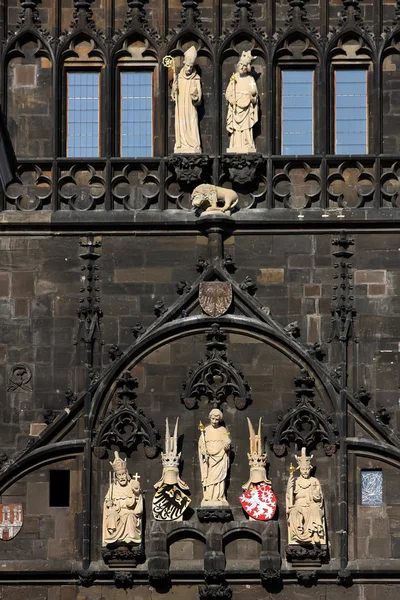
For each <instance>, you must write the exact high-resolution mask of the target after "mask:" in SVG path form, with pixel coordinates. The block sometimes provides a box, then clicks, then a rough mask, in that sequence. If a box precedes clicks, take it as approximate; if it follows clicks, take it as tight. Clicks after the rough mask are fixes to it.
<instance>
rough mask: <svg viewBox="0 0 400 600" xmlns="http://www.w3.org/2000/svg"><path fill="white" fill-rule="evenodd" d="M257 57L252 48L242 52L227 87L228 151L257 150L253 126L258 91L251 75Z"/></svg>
mask: <svg viewBox="0 0 400 600" xmlns="http://www.w3.org/2000/svg"><path fill="white" fill-rule="evenodd" d="M253 60H255V58H254V57H253V56H252V54H251V50H249V51H247V52H242V55H241V57H240V59H239V62H238V63H237V65H236V72H235V73H234V74H233V75H232V77H231V79H230V81H229V85H228V87H227V89H226V94H225V97H226V99H227V101H228V115H227V119H226V128H227V130H228V133H230V135H231V137H230V141H229V148H228V149H227V152H238V153H242V154H247V153H248V152H256V147H255V144H254V138H253V127H254V125H255V124H256V123H257V121H258V91H257V85H256V82H255V80H254V77H253V76H252V75H250V69H251V63H252V61H253Z"/></svg>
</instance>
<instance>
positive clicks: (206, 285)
mask: <svg viewBox="0 0 400 600" xmlns="http://www.w3.org/2000/svg"><path fill="white" fill-rule="evenodd" d="M232 297H233V296H232V284H231V283H229V282H228V281H202V282H201V283H200V286H199V302H200V306H201V308H202V309H203V310H204V312H205V313H206V314H207V315H210V317H220V316H221V315H224V314H225V313H226V311H227V310H228V308H229V307H230V305H231V304H232Z"/></svg>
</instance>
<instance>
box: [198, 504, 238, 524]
mask: <svg viewBox="0 0 400 600" xmlns="http://www.w3.org/2000/svg"><path fill="white" fill-rule="evenodd" d="M197 516H198V519H199V521H200V523H227V522H228V521H232V519H233V516H232V511H231V509H230V508H229V507H228V508H225V507H220V508H217V507H212V506H210V507H209V508H204V507H201V508H198V509H197Z"/></svg>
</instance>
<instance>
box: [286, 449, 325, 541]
mask: <svg viewBox="0 0 400 600" xmlns="http://www.w3.org/2000/svg"><path fill="white" fill-rule="evenodd" d="M295 456H296V455H295ZM312 457H313V456H312V455H311V456H307V455H306V449H305V448H304V447H303V448H302V449H301V454H300V456H296V460H297V464H298V467H297V468H295V467H293V466H292V465H290V466H291V469H290V475H289V481H288V484H287V490H286V517H287V523H288V543H289V544H300V545H301V544H326V524H325V509H324V498H323V495H322V489H321V484H320V482H319V481H318V479H316V478H315V477H311V471H312V468H313V467H312V465H311V459H312ZM297 469H299V470H300V475H299V476H298V477H297V478H296V479H295V477H294V472H295V471H296V470H297Z"/></svg>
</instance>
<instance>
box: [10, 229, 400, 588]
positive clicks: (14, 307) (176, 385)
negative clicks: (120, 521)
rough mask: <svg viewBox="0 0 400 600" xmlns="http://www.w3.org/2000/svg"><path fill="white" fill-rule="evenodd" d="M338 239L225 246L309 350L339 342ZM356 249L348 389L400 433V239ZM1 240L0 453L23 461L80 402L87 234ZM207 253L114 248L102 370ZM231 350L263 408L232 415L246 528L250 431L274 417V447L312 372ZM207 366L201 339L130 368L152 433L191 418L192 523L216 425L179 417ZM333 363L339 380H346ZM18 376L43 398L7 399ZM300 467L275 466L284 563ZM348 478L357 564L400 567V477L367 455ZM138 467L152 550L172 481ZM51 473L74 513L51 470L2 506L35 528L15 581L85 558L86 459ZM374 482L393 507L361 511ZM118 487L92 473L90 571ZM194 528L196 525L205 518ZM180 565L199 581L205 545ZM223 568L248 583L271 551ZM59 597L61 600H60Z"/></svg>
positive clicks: (236, 549)
mask: <svg viewBox="0 0 400 600" xmlns="http://www.w3.org/2000/svg"><path fill="white" fill-rule="evenodd" d="M331 237H332V236H331V235H330V234H326V233H320V234H310V235H304V234H302V233H300V232H299V233H297V234H283V233H282V234H279V233H276V234H273V235H272V234H268V235H261V234H260V235H254V234H253V235H241V234H237V235H236V236H235V237H231V238H228V240H227V242H226V251H227V252H230V253H231V254H232V255H233V256H234V258H235V261H236V264H237V266H238V269H237V271H236V273H235V275H234V277H235V279H237V281H239V282H240V281H242V280H243V279H244V277H245V276H246V275H250V276H251V277H252V279H253V280H254V281H256V282H257V285H258V291H257V298H258V299H259V300H260V301H261V302H262V303H263V304H265V305H266V306H269V307H270V309H271V312H272V315H273V317H274V318H276V319H277V320H278V321H279V322H280V323H282V324H283V325H286V324H287V323H288V322H291V321H298V322H299V325H300V329H301V337H300V338H299V339H300V341H301V342H304V343H306V344H307V343H313V342H315V341H323V342H326V340H327V339H328V338H329V335H330V326H331V316H330V308H331V304H332V298H331V296H332V284H333V283H335V280H334V279H333V275H334V273H335V270H334V268H333V262H334V259H332V255H331V252H332V245H331ZM354 239H355V246H354V253H355V254H354V257H353V259H352V264H353V269H354V284H355V286H354V294H355V306H356V308H357V311H358V316H357V319H356V335H357V338H358V343H357V344H354V345H353V350H352V353H353V359H352V361H353V366H354V369H353V368H350V373H351V379H352V380H353V381H352V382H351V383H352V384H353V383H354V385H355V389H357V388H358V387H360V386H364V387H366V388H367V389H369V390H372V399H371V401H370V408H371V409H372V410H373V411H375V410H376V409H377V408H379V407H380V406H381V405H384V406H385V407H386V408H387V410H388V411H389V413H390V414H391V416H392V421H391V424H392V425H393V427H394V428H395V429H397V428H398V426H399V424H400V415H399V410H398V406H397V397H398V388H399V381H398V369H397V364H398V351H399V348H398V339H399V335H400V331H399V328H400V324H399V318H398V310H399V308H398V298H399V295H400V289H399V287H400V279H399V277H400V270H399V263H398V235H397V234H390V233H387V232H384V233H378V232H377V233H369V234H363V233H358V234H356V235H354ZM1 241H2V253H1V255H0V260H1V263H2V275H1V330H2V332H3V338H2V344H3V346H2V353H1V354H2V367H1V370H2V372H1V374H2V377H3V382H4V385H3V386H2V391H1V394H2V396H1V417H2V418H1V425H0V428H1V429H0V432H1V434H0V439H1V442H2V444H1V450H3V451H6V452H7V453H8V455H9V456H13V455H14V453H18V452H19V451H20V450H21V449H22V448H24V447H25V445H26V443H27V441H28V439H29V433H35V427H36V426H37V425H35V424H37V423H43V410H44V409H53V410H54V411H55V412H56V414H60V413H61V412H62V411H63V410H64V408H65V398H64V392H65V390H66V389H67V388H69V387H70V388H72V389H74V390H77V391H79V390H81V389H82V385H81V383H80V373H81V365H80V364H79V352H77V348H76V346H74V343H73V339H74V333H75V331H76V324H77V318H76V308H77V306H78V305H79V297H80V291H79V287H80V283H79V279H80V273H81V271H80V267H79V262H80V261H79V258H78V255H79V253H80V252H81V249H80V247H79V237H78V236H77V235H75V236H73V235H62V236H57V237H45V236H43V237H41V236H34V235H33V236H10V237H3V238H2V240H1ZM205 241H206V238H204V237H202V236H195V235H180V236H179V235H175V236H173V237H172V236H168V235H160V236H134V237H133V236H127V235H126V236H124V235H119V236H118V235H113V236H110V235H106V236H104V237H103V245H102V248H101V258H100V259H99V261H98V265H99V271H98V273H99V276H100V294H99V295H100V298H101V306H102V308H103V312H104V317H103V319H102V330H103V336H104V341H105V345H104V347H103V362H104V364H108V360H109V359H108V352H107V350H108V348H109V347H110V345H111V344H114V343H117V344H119V346H120V348H121V349H122V350H124V349H125V348H126V347H127V346H128V345H129V344H130V343H131V341H132V339H133V337H132V331H131V330H132V327H133V326H134V325H135V324H136V323H137V321H138V319H139V318H140V320H141V321H142V322H143V323H144V325H145V326H149V325H150V324H151V323H152V322H153V321H154V319H155V316H154V313H153V306H154V304H155V302H156V301H157V300H159V299H162V300H164V302H165V304H166V305H167V306H169V305H171V304H172V302H173V301H175V299H176V298H177V295H176V290H175V283H176V282H177V281H179V280H180V279H182V278H184V279H186V280H187V281H188V282H189V283H190V282H193V281H194V279H195V277H196V276H197V273H196V270H195V267H194V265H195V263H196V260H197V258H198V257H199V256H200V255H203V256H204V255H205V253H206V246H205ZM228 342H229V343H228V357H229V359H231V360H233V361H234V363H235V365H236V366H237V367H238V368H240V369H242V370H243V373H244V376H245V377H246V379H247V380H248V382H249V384H250V386H251V389H252V397H253V403H252V405H251V406H250V407H249V408H247V409H246V410H245V411H243V412H241V411H238V410H236V409H234V408H233V405H232V404H230V405H228V406H225V407H224V415H225V420H226V424H227V426H228V427H229V429H230V431H231V434H232V439H233V450H234V454H233V462H232V469H231V476H230V483H229V488H228V499H229V501H230V503H231V505H232V507H233V509H234V516H235V519H236V520H240V519H242V518H243V513H242V511H241V509H240V507H239V503H238V495H239V493H240V490H241V484H242V483H243V482H244V481H246V479H247V476H248V466H247V459H246V453H247V451H248V433H247V426H246V420H245V419H246V416H249V417H250V418H251V419H252V421H253V422H254V423H255V422H256V420H257V419H258V418H259V417H260V416H263V420H264V424H265V427H264V435H266V436H267V438H268V439H271V437H272V429H273V426H274V425H275V424H276V423H277V420H278V417H279V415H281V414H283V413H285V412H286V410H287V409H288V408H289V407H290V406H292V405H294V400H295V396H294V386H293V379H294V377H295V376H296V375H298V374H299V371H298V369H297V368H296V367H295V365H294V364H293V363H291V362H290V361H289V359H288V358H286V357H284V356H283V355H281V354H280V353H279V352H278V351H277V350H274V349H272V348H271V347H269V346H267V345H265V344H262V343H261V342H258V341H256V340H254V339H251V338H248V337H245V336H244V335H236V334H235V335H233V334H232V335H230V336H229V338H228ZM325 347H326V349H327V351H328V356H327V357H326V358H325V362H326V363H327V364H328V365H329V361H331V358H332V357H333V358H334V355H335V343H333V344H325ZM203 355H204V337H203V335H200V334H198V335H196V336H190V337H186V338H182V339H180V340H178V341H175V342H173V343H170V344H165V345H164V346H162V347H161V348H160V349H158V350H156V351H154V352H152V353H150V354H149V355H147V356H146V358H144V359H143V360H142V361H141V362H140V363H138V364H137V365H136V366H135V367H134V368H133V369H132V374H133V376H134V377H137V378H138V381H139V388H138V400H137V403H138V406H140V407H141V408H143V409H144V410H145V412H146V414H147V415H148V416H150V417H151V418H152V419H153V420H154V423H155V426H156V428H157V429H159V431H161V432H162V433H163V432H164V419H165V416H169V417H170V419H172V418H174V417H176V416H178V415H179V417H180V433H181V434H183V459H184V467H183V473H182V476H183V478H184V480H185V481H186V482H187V483H188V484H189V487H190V489H191V491H192V498H193V507H194V508H196V506H198V505H199V502H200V499H201V490H200V481H199V466H198V458H197V438H198V431H197V425H198V421H199V420H200V419H202V420H203V421H204V420H205V419H206V415H207V412H208V408H207V406H205V405H204V404H203V405H200V407H199V408H198V409H195V410H193V411H189V410H188V409H186V408H185V407H184V406H183V404H181V402H180V392H181V386H182V383H183V382H184V381H185V380H186V377H187V373H188V369H189V368H190V367H193V366H196V364H197V361H198V360H200V359H201V358H202V357H203ZM77 357H78V358H77ZM333 358H332V361H331V366H332V368H333V367H334V366H336V363H335V362H334V360H333ZM16 363H25V364H27V365H28V366H29V367H30V368H31V370H32V380H31V381H30V385H31V387H32V392H29V391H24V390H21V389H19V390H15V391H7V384H8V383H9V379H8V378H9V372H10V369H11V368H12V366H13V365H14V364H16ZM317 401H318V403H319V404H321V405H322V406H323V408H324V409H325V410H326V411H327V412H332V407H331V406H329V404H328V403H327V401H326V398H323V397H321V396H319V395H318V396H317ZM82 427H83V425H82V423H81V422H78V423H77V425H76V426H75V428H74V429H73V430H72V431H71V432H70V434H68V435H69V438H74V437H80V436H82V434H83V429H82ZM349 435H359V436H360V437H365V436H367V435H368V434H367V433H366V432H365V431H363V430H362V429H360V428H359V426H358V425H357V424H356V423H355V424H352V421H351V420H350V431H349ZM292 450H293V447H292ZM291 454H292V451H291V452H290V453H289V454H288V455H287V456H286V457H283V458H277V457H275V456H274V454H273V453H272V452H270V463H271V464H270V470H269V475H270V478H271V479H272V482H273V487H274V490H275V492H276V494H277V497H278V502H279V512H278V514H277V518H278V520H279V524H280V528H281V552H282V556H284V546H285V540H286V528H285V517H284V494H285V486H286V481H287V473H288V467H289V463H290V461H291V460H292V456H291ZM314 456H315V463H316V466H317V471H316V475H317V476H318V477H319V479H320V481H321V483H322V486H323V490H324V494H325V498H326V507H327V522H328V530H329V541H330V544H331V557H332V560H337V557H338V555H339V537H338V535H337V533H336V532H337V530H338V512H337V502H338V496H337V493H338V485H339V484H338V462H337V461H338V455H334V456H333V457H327V456H325V455H324V454H323V452H322V450H320V449H319V450H317V451H315V452H314ZM349 465H350V468H349V478H348V480H349V492H350V505H349V517H350V533H351V538H350V558H351V559H354V560H357V559H369V560H372V559H376V560H378V559H391V558H400V547H399V544H398V540H399V534H400V530H399V529H398V523H399V519H400V497H399V494H398V484H397V478H398V472H397V470H396V469H395V468H394V467H390V466H389V465H387V464H386V463H385V462H382V461H378V460H376V459H365V458H362V457H358V456H357V455H356V454H354V456H353V458H352V459H351V460H350V463H349ZM129 467H130V470H131V471H133V472H135V471H138V472H139V473H140V474H141V476H142V485H143V489H144V492H145V498H146V520H147V526H148V528H147V533H146V536H147V537H146V539H147V540H148V539H149V535H150V532H149V526H150V521H151V499H152V494H153V487H152V486H153V484H154V483H155V481H156V480H157V479H158V477H159V475H160V474H161V464H160V459H159V458H156V459H154V460H153V461H151V460H149V459H148V458H146V457H145V456H144V453H143V451H142V449H141V448H139V450H138V451H137V452H134V453H133V454H132V456H131V457H130V458H129ZM51 468H67V469H70V470H71V472H72V474H73V475H72V489H71V505H70V508H51V507H49V505H48V485H49V484H48V468H46V469H41V470H38V471H34V472H32V473H31V474H30V475H28V476H26V477H23V478H22V479H21V480H20V481H19V482H18V483H16V484H15V485H13V486H12V487H11V488H9V489H8V490H7V491H6V493H5V494H4V496H3V499H2V501H3V502H22V504H23V507H24V513H25V524H24V527H23V529H22V531H21V532H20V533H19V535H18V537H17V538H15V540H12V541H10V542H6V543H1V544H0V556H1V557H2V559H4V561H5V564H7V568H8V569H11V570H21V569H26V568H27V567H28V565H36V564H46V567H47V568H51V569H57V565H61V564H62V565H64V567H65V564H66V561H67V564H69V565H70V566H71V568H73V567H74V565H76V564H77V563H76V561H79V560H80V558H81V552H82V548H81V535H82V534H81V510H82V509H81V499H82V489H81V472H80V468H81V467H80V462H79V460H78V459H77V460H76V461H75V462H71V463H68V462H64V463H59V464H58V463H55V464H54V465H52V467H51ZM362 468H382V470H383V481H384V492H383V498H384V503H383V506H380V507H374V508H371V507H361V506H360V503H359V498H360V489H359V478H360V473H359V472H360V469H362ZM108 472H109V464H108V461H107V460H100V459H97V458H94V463H93V482H94V498H95V501H94V502H93V515H92V517H93V525H92V540H93V548H94V556H93V559H94V560H95V561H99V564H101V556H100V536H101V532H100V523H101V507H102V499H103V497H104V494H105V491H106V487H107V482H108ZM191 518H192V519H194V520H196V519H197V517H196V516H195V515H193V516H192V517H191ZM170 551H171V570H172V572H174V570H181V569H182V568H183V569H189V570H190V569H192V568H194V567H196V569H199V570H200V571H201V569H202V564H203V555H204V546H203V544H202V543H200V542H198V541H196V540H190V539H185V540H182V541H177V542H176V543H174V544H173V546H172V547H171V549H170ZM225 553H226V558H227V569H228V570H233V571H235V570H237V569H239V570H243V568H245V565H246V562H243V560H244V556H246V560H250V561H257V558H258V557H259V553H260V546H259V545H258V543H256V542H253V541H251V540H245V539H242V540H234V541H233V542H231V543H230V544H228V545H227V547H226V548H225ZM15 589H16V588H6V591H5V592H4V593H5V596H4V597H5V598H8V597H10V598H12V597H13V596H12V594H13V593H15ZM68 589H69V588H68ZM71 589H72V588H71ZM74 589H75V588H74ZM96 589H97V588H96ZM327 589H328V588H327ZM335 589H336V588H335ZM356 589H358V588H354V589H353V591H351V592H350V591H348V592H346V593H347V594H348V597H349V598H353V597H357V596H353V595H351V594H356V591H355V590H356ZM360 589H361V588H360ZM363 589H364V588H363ZM374 589H375V588H374V586H372V585H368V586H366V587H365V591H363V592H362V593H365V596H364V597H365V598H368V599H369V598H371V599H373V598H374V595H373V594H374V593H375V592H374V591H373V590H374ZM390 589H391V588H390V587H389V588H388V590H390ZM38 590H39V588H37V590H36V592H37V593H39V592H38ZM65 590H67V588H65V589H64V591H63V594H67V593H69V592H67V591H65ZM114 591H115V590H114ZM36 592H35V593H36ZM53 593H56V592H55V591H54V590H53V589H52V591H51V592H49V594H53ZM71 593H72V592H71ZM81 593H82V594H83V596H82V598H84V597H85V594H87V597H88V598H92V597H96V596H93V594H95V593H97V592H95V591H92V590H91V591H90V592H89V591H83V592H81ZM107 593H111V592H108V591H102V592H101V594H102V595H103V596H104V597H107ZM140 593H145V592H144V591H141V592H140ZM179 593H181V592H179ZM194 593H195V592H194V591H193V594H194ZM235 593H236V592H235ZM252 593H253V592H252ZM254 593H256V592H254ZM282 593H283V594H284V595H283V597H286V596H285V594H289V596H288V597H291V596H290V594H291V593H292V592H289V591H284V592H282ZM302 593H303V592H302ZM321 593H325V592H322V591H321ZM326 593H327V594H328V595H327V596H326V597H327V598H330V597H332V598H333V596H331V595H329V594H334V593H336V592H332V591H327V592H326ZM340 593H342V592H340ZM357 593H358V592H357ZM360 593H361V592H360ZM388 593H389V594H390V593H392V592H391V591H389V592H388ZM7 594H8V595H9V596H7ZM44 597H46V596H44ZM55 597H57V596H55ZM65 597H67V596H65ZM98 597H99V598H100V592H99V596H98ZM113 597H114V596H113ZM296 597H297V596H296ZM300 597H301V596H300ZM316 597H320V596H316ZM388 597H390V596H388ZM49 598H52V596H51V595H49ZM62 598H64V596H62Z"/></svg>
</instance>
